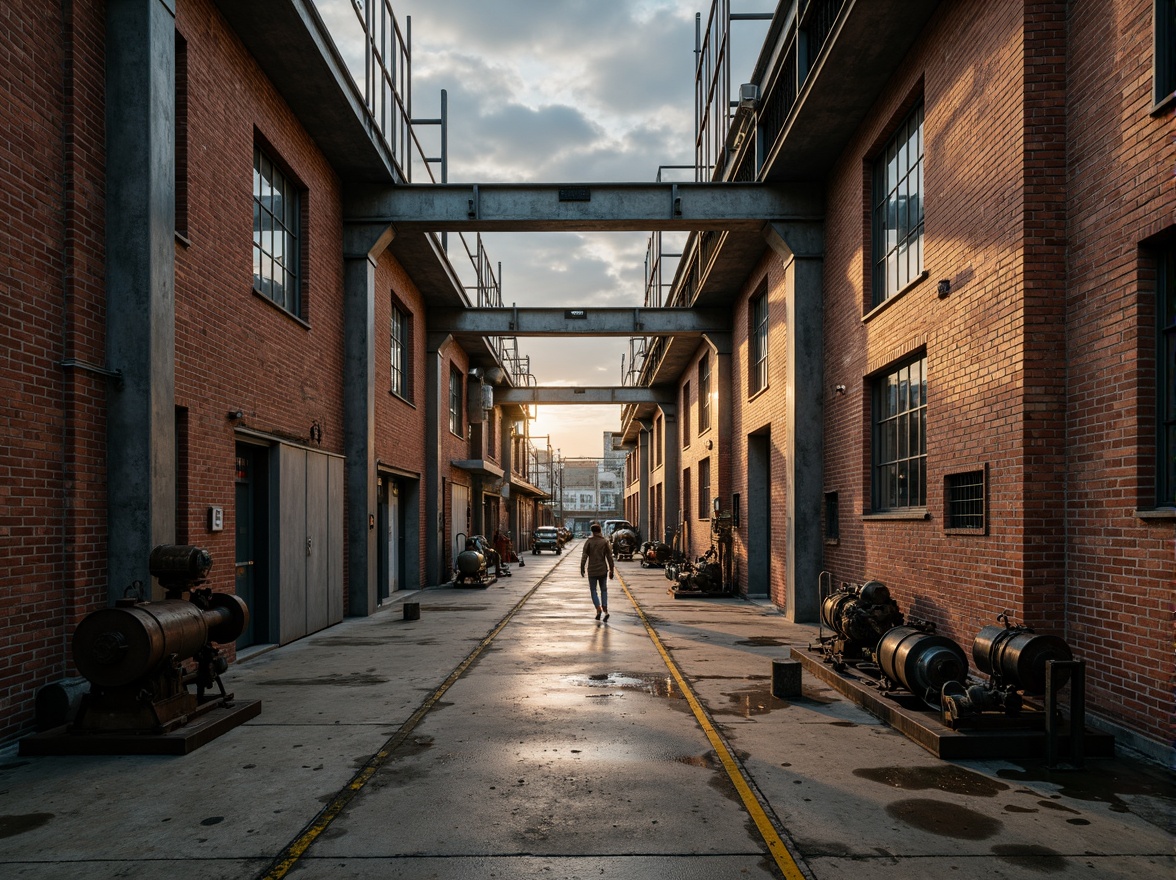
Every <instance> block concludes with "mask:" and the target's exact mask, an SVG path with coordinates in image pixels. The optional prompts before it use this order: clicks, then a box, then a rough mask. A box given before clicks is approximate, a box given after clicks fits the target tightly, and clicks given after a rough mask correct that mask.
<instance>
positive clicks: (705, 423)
mask: <svg viewBox="0 0 1176 880" xmlns="http://www.w3.org/2000/svg"><path fill="white" fill-rule="evenodd" d="M710 379H711V367H710V355H709V354H704V355H703V356H702V360H700V361H699V362H698V433H699V434H701V433H702V432H703V431H709V430H710V423H711V408H710ZM708 516H709V514H708Z"/></svg>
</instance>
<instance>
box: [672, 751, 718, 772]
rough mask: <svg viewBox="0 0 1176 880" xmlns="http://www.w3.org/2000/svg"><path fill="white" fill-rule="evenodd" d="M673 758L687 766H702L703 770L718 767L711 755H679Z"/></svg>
mask: <svg viewBox="0 0 1176 880" xmlns="http://www.w3.org/2000/svg"><path fill="white" fill-rule="evenodd" d="M674 760H675V761H677V762H678V763H679V764H685V765H687V766H688V767H702V768H703V769H705V770H714V769H716V768H717V767H718V765H717V764H716V763H715V759H714V756H713V755H679V756H678V757H676V758H675V759H674Z"/></svg>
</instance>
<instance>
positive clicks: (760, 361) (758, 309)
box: [750, 290, 768, 394]
mask: <svg viewBox="0 0 1176 880" xmlns="http://www.w3.org/2000/svg"><path fill="white" fill-rule="evenodd" d="M750 336H751V369H750V376H751V393H752V394H757V393H758V392H760V391H763V390H764V389H765V388H767V387H768V292H767V291H766V290H765V291H764V292H763V293H761V294H760V295H759V296H757V297H756V298H755V299H754V300H752V303H751V333H750Z"/></svg>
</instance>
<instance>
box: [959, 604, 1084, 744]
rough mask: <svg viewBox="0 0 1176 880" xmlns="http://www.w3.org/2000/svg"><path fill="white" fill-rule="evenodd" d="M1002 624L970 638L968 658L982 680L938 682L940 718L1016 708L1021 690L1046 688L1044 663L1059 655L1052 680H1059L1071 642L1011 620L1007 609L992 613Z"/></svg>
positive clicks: (1059, 682)
mask: <svg viewBox="0 0 1176 880" xmlns="http://www.w3.org/2000/svg"><path fill="white" fill-rule="evenodd" d="M996 619H997V621H998V623H999V624H1001V625H997V626H986V627H984V628H983V629H982V630H980V632H979V633H977V635H976V638H975V640H974V641H973V642H972V659H973V660H974V661H975V662H976V668H977V669H978V670H980V672H982V673H984V674H985V675H987V676H989V680H988V681H987V682H985V683H982V684H971V685H969V684H967V682H965V681H964V680H963V679H960V680H958V681H953V682H949V683H948V684H946V685H945V686H944V688H943V694H942V704H943V713H944V718H945V720H947V721H948V722H949V723H951V724H952V725H953V726H954V725H956V724H958V723H959V722H961V721H962V720H964V719H967V718H972V717H974V716H976V715H978V714H980V713H982V712H996V711H999V712H1004V713H1005V714H1006V715H1016V714H1018V713H1019V712H1020V711H1021V709H1022V708H1023V706H1024V696H1040V695H1042V694H1044V693H1045V692H1046V685H1047V678H1046V663H1047V662H1049V661H1061V662H1063V663H1065V664H1067V665H1066V666H1060V667H1059V669H1060V670H1061V673H1060V675H1059V676H1058V678H1057V680H1056V685H1057V686H1058V687H1061V686H1063V685H1064V684H1065V683H1066V680H1067V679H1068V677H1069V666H1068V664H1070V662H1071V661H1072V660H1073V654H1072V653H1071V651H1070V646H1069V645H1067V644H1066V642H1065V641H1063V640H1062V639H1060V638H1058V637H1057V636H1048V635H1038V634H1036V633H1034V631H1033V630H1032V629H1030V628H1029V627H1027V626H1017V625H1013V624H1012V623H1011V622H1010V621H1009V615H1008V613H1007V612H1005V613H1003V614H999V615H997V618H996Z"/></svg>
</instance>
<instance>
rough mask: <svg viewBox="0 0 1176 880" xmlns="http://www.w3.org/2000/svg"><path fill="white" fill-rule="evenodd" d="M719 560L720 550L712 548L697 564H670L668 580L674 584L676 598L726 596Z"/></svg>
mask: <svg viewBox="0 0 1176 880" xmlns="http://www.w3.org/2000/svg"><path fill="white" fill-rule="evenodd" d="M718 558H719V552H718V550H716V549H715V548H714V547H711V548H710V549H709V550H707V551H706V553H704V554H703V555H702V556H700V557H698V559H697V561H695V562H670V563H668V564H667V565H666V567H665V572H666V579H667V580H669V581H673V582H674V585H673V586H672V587H670V590H671V592H673V593H674V595H675V596H683V595H706V596H722V595H726V594H727V592H728V590H727V587H726V584H725V583H724V581H723V568H722V566H721V565H720V564H719V561H718Z"/></svg>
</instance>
